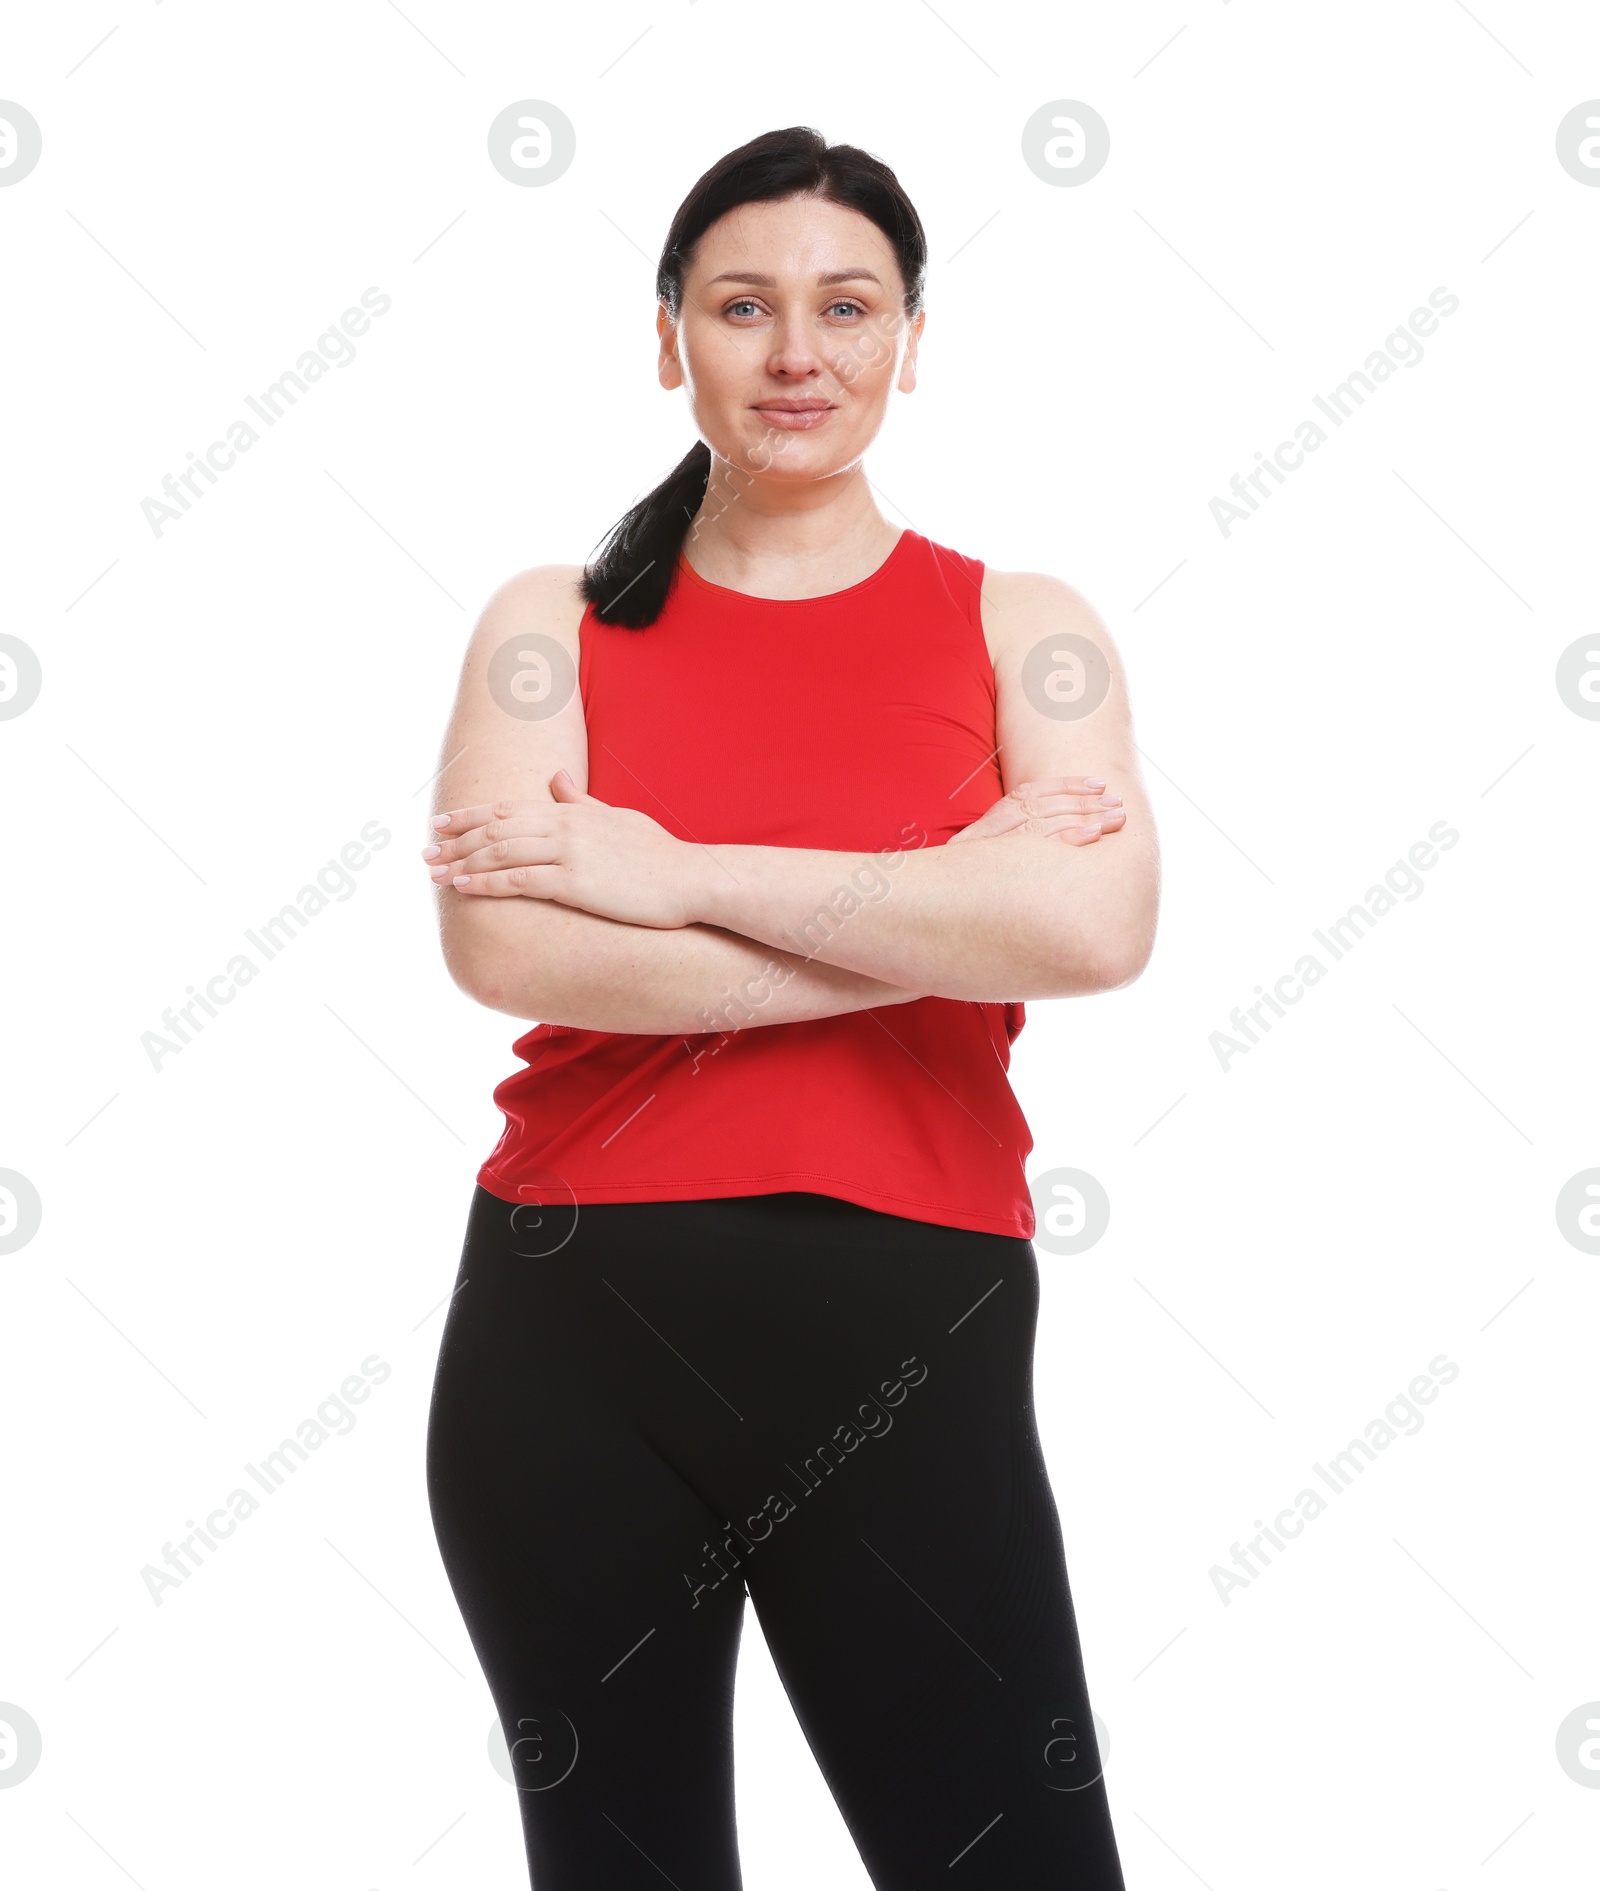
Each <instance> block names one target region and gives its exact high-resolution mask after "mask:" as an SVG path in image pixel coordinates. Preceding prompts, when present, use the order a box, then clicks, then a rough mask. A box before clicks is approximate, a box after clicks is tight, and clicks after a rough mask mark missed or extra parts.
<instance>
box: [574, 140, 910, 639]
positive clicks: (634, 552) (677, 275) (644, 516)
mask: <svg viewBox="0 0 1600 1891" xmlns="http://www.w3.org/2000/svg"><path fill="white" fill-rule="evenodd" d="M800 195H806V196H812V197H821V198H823V199H825V200H826V201H827V202H829V203H835V204H841V205H843V207H844V208H845V209H847V210H857V211H859V212H860V213H861V215H862V216H864V217H869V218H870V219H871V220H872V222H874V223H875V224H877V226H878V228H879V229H880V230H882V232H883V233H884V235H885V236H886V237H888V239H889V241H890V242H891V243H892V244H893V245H894V252H895V257H896V260H897V261H898V262H899V265H900V275H901V278H902V280H903V281H904V283H905V313H906V314H907V315H908V316H915V315H916V314H917V313H918V311H919V310H920V309H921V307H922V290H923V279H924V277H925V275H926V273H927V264H928V243H927V238H926V237H925V236H924V235H923V230H922V222H921V219H920V218H919V217H918V215H917V213H916V210H915V208H914V207H913V205H912V203H911V199H910V198H909V197H907V195H906V194H905V192H904V191H903V190H902V189H901V187H900V182H899V179H898V178H896V176H895V174H894V172H893V171H891V170H890V169H889V167H888V165H887V164H885V163H883V162H882V160H881V159H878V158H875V157H873V156H872V154H871V153H870V152H868V151H863V150H861V149H859V148H858V147H857V146H856V145H853V144H829V143H828V141H827V139H825V138H824V137H823V135H822V133H821V132H820V131H813V130H812V128H811V127H810V126H809V125H791V126H790V127H789V128H788V129H787V130H786V131H767V132H763V133H762V134H761V136H760V137H759V138H752V139H751V140H750V142H749V143H748V144H745V145H741V146H740V147H739V149H738V150H737V151H730V152H729V153H728V154H727V156H726V157H723V158H719V159H718V160H717V162H716V163H715V164H713V165H712V167H711V169H710V170H709V171H707V172H706V174H705V175H704V176H703V177H702V178H701V179H700V180H699V182H698V183H697V184H696V185H695V186H694V188H693V189H692V190H691V191H690V192H689V194H688V196H687V197H685V198H684V200H683V202H682V203H681V204H680V205H679V206H678V214H677V215H676V216H675V217H674V218H673V220H672V228H671V229H670V230H668V232H667V240H666V243H665V245H664V246H663V248H662V251H661V261H660V263H659V265H658V266H657V269H656V295H657V296H658V297H659V298H660V300H661V301H663V302H664V303H665V304H666V305H667V313H668V314H669V315H670V316H671V317H672V319H673V320H674V321H676V320H677V319H678V314H679V311H680V309H681V308H682V306H683V278H684V272H685V271H686V270H687V269H688V267H689V265H690V263H691V262H692V261H693V258H694V250H695V245H696V244H697V243H698V242H699V240H700V238H701V237H702V236H703V235H704V234H705V232H706V231H707V230H708V229H710V227H711V225H712V224H713V223H715V222H716V221H717V219H718V218H719V217H722V216H725V215H726V214H727V212H728V211H730V210H733V209H736V208H737V207H738V206H739V205H740V204H753V203H770V202H773V201H774V200H776V199H778V198H783V197H794V196H800ZM710 476H711V449H710V447H708V446H707V445H706V443H705V441H704V440H697V441H696V442H695V444H694V445H693V446H692V447H690V449H689V451H688V452H687V453H686V454H684V456H683V458H682V459H681V460H679V462H678V464H677V465H676V466H675V467H673V469H672V471H671V472H670V473H668V475H667V477H666V478H665V479H664V480H662V482H661V484H660V485H659V486H657V487H656V489H655V490H654V491H653V492H651V493H647V494H646V495H645V497H644V498H643V499H641V500H640V501H639V503H638V504H637V505H635V506H633V507H631V508H630V509H629V510H628V511H627V512H625V513H624V514H623V516H622V517H621V518H620V519H619V520H618V521H617V523H616V524H615V525H614V526H613V527H612V528H611V530H610V532H609V533H608V534H607V536H606V538H605V540H604V542H603V543H602V545H601V547H600V549H599V551H598V552H597V553H596V555H595V557H594V558H593V559H592V560H591V561H590V563H589V564H588V565H587V566H585V568H584V574H583V581H582V584H581V586H580V589H581V590H582V593H583V596H584V598H585V599H586V600H587V602H588V603H590V604H592V605H593V606H594V608H595V614H596V615H597V616H598V617H600V618H601V619H602V620H603V621H604V622H605V623H608V624H625V625H627V626H628V627H629V628H630V629H633V630H642V629H643V628H644V627H645V626H646V625H647V624H653V623H654V622H655V621H656V619H657V618H658V617H659V616H660V615H661V607H662V605H663V604H665V603H666V600H667V593H668V592H669V591H670V590H671V588H672V583H673V579H674V578H675V577H676V575H677V564H678V554H679V552H680V551H681V550H682V548H683V541H684V538H685V537H686V536H687V534H688V530H689V525H690V521H691V520H692V519H693V517H694V515H695V512H696V511H697V510H698V508H699V506H700V503H701V501H702V500H703V499H704V498H705V495H706V485H707V482H708V481H709V479H710Z"/></svg>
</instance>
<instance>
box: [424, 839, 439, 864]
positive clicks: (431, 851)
mask: <svg viewBox="0 0 1600 1891" xmlns="http://www.w3.org/2000/svg"><path fill="white" fill-rule="evenodd" d="M443 852H444V849H443V848H442V847H435V846H434V845H433V844H432V842H431V841H430V842H429V844H428V845H427V846H426V847H424V848H423V850H422V857H423V859H424V860H432V859H433V857H434V855H435V854H442V853H443Z"/></svg>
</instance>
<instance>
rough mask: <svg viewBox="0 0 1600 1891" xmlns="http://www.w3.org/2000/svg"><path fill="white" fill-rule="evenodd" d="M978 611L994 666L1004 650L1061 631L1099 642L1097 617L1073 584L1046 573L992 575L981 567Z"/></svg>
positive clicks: (1101, 630)
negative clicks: (981, 579) (994, 662)
mask: <svg viewBox="0 0 1600 1891" xmlns="http://www.w3.org/2000/svg"><path fill="white" fill-rule="evenodd" d="M982 569H983V581H982V588H981V591H980V596H979V608H980V611H981V613H982V619H983V634H984V641H985V642H986V643H987V644H988V646H989V654H990V657H991V658H992V659H994V660H995V661H996V662H997V663H998V662H1000V661H1002V660H1003V659H1004V656H1005V654H1006V653H1007V651H1009V650H1029V649H1031V648H1032V647H1033V645H1034V644H1036V643H1037V642H1038V641H1039V639H1040V638H1042V637H1049V636H1053V635H1057V634H1059V633H1060V632H1062V631H1076V632H1077V633H1078V634H1079V635H1080V636H1086V637H1092V638H1094V639H1095V640H1096V641H1097V642H1104V641H1105V640H1106V639H1107V637H1108V632H1107V630H1106V626H1105V622H1104V620H1103V619H1102V618H1101V616H1100V614H1099V612H1098V611H1097V610H1096V609H1095V608H1094V606H1093V605H1092V604H1091V603H1090V602H1089V600H1088V599H1087V598H1086V597H1085V596H1084V595H1083V593H1082V592H1081V591H1080V590H1079V589H1078V588H1077V586H1076V585H1074V584H1069V583H1068V582H1067V580H1066V579H1065V578H1062V577H1058V576H1057V575H1056V573H1054V572H1052V571H997V570H996V569H995V567H994V566H993V565H991V564H988V563H984V564H983V567H982Z"/></svg>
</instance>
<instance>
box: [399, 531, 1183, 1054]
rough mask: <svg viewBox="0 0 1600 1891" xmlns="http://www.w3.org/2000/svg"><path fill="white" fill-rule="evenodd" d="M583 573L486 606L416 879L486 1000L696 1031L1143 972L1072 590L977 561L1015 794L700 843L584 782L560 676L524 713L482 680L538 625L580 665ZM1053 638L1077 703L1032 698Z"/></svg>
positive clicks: (1121, 737) (533, 581)
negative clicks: (1075, 683) (921, 834)
mask: <svg viewBox="0 0 1600 1891" xmlns="http://www.w3.org/2000/svg"><path fill="white" fill-rule="evenodd" d="M575 576H576V568H574V567H563V566H555V567H541V568H538V569H536V570H534V571H531V572H526V573H523V574H521V576H520V577H518V578H516V579H513V580H512V581H511V582H510V583H509V584H508V585H506V586H504V587H502V589H501V591H500V592H498V593H497V594H496V595H495V597H494V598H493V599H491V601H490V603H489V605H488V607H487V608H486V610H485V612H484V615H483V618H482V620H481V621H480V624H479V626H478V629H477V631H476V632H475V633H474V637H473V641H472V644H471V646H470V648H469V650H468V653H467V657H466V660H465V663H464V665H463V670H462V681H461V689H460V693H459V696H458V700H457V706H456V712H455V716H454V718H453V720H452V724H451V728H450V731H449V733H448V735H447V738H446V753H447V754H448V755H450V756H451V757H453V758H454V759H453V760H452V761H451V763H450V764H449V765H447V767H446V769H445V770H443V771H442V772H441V777H440V792H439V802H440V807H441V810H442V812H441V813H440V814H437V815H436V816H435V817H434V819H435V828H436V838H435V841H434V843H433V847H432V848H431V849H430V850H429V851H430V852H431V853H433V858H432V859H431V861H430V868H429V870H430V872H431V873H432V875H433V877H434V879H435V881H436V882H437V883H438V884H439V885H440V887H441V903H442V905H441V928H442V935H443V941H444V948H445V957H446V962H447V964H448V966H449V968H450V971H451V974H452V976H453V977H454V978H455V980H456V982H457V983H458V984H459V985H460V986H461V987H462V988H463V989H464V990H466V991H467V992H469V993H470V995H472V996H473V997H475V998H477V999H478V1000H479V1001H480V1002H481V1003H483V1004H486V1005H488V1006H490V1007H492V1008H494V1009H497V1010H502V1011H506V1012H509V1013H510V1014H512V1015H513V1016H517V1017H526V1018H535V1017H536V1018H540V1019H543V1020H546V1021H548V1022H552V1023H565V1024H573V1025H578V1026H582V1027H586V1028H590V1029H596V1030H607V1031H632V1032H649V1033H661V1034H673V1033H678V1032H683V1033H685V1034H690V1033H694V1032H698V1031H705V1030H708V1029H715V1028H722V1019H723V1018H724V1016H728V1015H733V1016H736V1017H737V1019H738V1021H739V1022H740V1023H741V1024H745V1025H748V1024H752V1023H753V1024H762V1025H765V1024H776V1023H788V1022H795V1021H798V1020H801V1019H805V1018H818V1017H829V1016H835V1015H838V1014H840V1013H843V1012H849V1011H856V1010H864V1009H872V1008H876V1007H878V1006H881V1005H892V1004H902V1003H906V1002H908V1001H909V1000H911V999H913V998H918V997H922V996H924V995H935V996H939V997H948V998H964V999H977V1000H1009V999H1019V998H1021V999H1026V998H1038V997H1056V996H1066V995H1071V994H1076V993H1081V992H1087V991H1096V990H1105V989H1108V988H1110V987H1112V986H1116V985H1120V984H1124V983H1126V982H1128V980H1130V979H1132V978H1134V977H1136V976H1137V975H1138V973H1139V971H1140V970H1142V968H1143V966H1144V964H1145V962H1146V960H1147V959H1148V957H1149V953H1150V949H1151V945H1152V942H1153V938H1154V930H1155V914H1156V903H1157V894H1158V879H1159V860H1158V852H1157V847H1156V841H1155V832H1154V826H1153V823H1152V820H1151V817H1150V810H1149V806H1148V803H1147V801H1146V798H1145V795H1144V790H1143V785H1142V783H1141V781H1140V779H1139V774H1138V768H1137V763H1136V758H1135V754H1134V750H1133V743H1132V733H1131V721H1130V717H1129V713H1128V704H1127V692H1126V684H1125V679H1124V677H1123V672H1122V666H1121V663H1120V661H1119V659H1118V657H1117V653H1116V651H1115V649H1114V647H1113V645H1112V643H1111V639H1110V636H1109V634H1108V633H1107V631H1106V629H1105V626H1104V625H1103V624H1102V623H1101V622H1100V620H1099V618H1098V617H1097V616H1096V615H1095V614H1094V612H1093V611H1092V609H1091V608H1090V607H1089V606H1088V605H1087V604H1086V603H1085V602H1084V600H1083V599H1081V598H1080V597H1079V596H1078V594H1077V593H1076V592H1074V591H1072V590H1071V589H1070V587H1068V586H1066V585H1063V584H1061V583H1060V582H1059V581H1058V580H1055V579H1051V578H1045V577H1042V576H1039V575H1037V574H1031V573H1009V574H1001V573H990V574H988V575H987V576H986V579H985V584H984V592H983V613H984V623H985V625H986V626H987V627H989V630H990V641H991V645H992V647H993V651H994V657H995V674H996V691H997V712H996V720H997V726H996V734H997V739H998V744H999V752H1000V761H1001V772H1002V780H1003V783H1004V785H1005V788H1006V794H1005V796H1004V798H1003V799H1002V800H1000V801H998V802H996V803H995V805H994V806H993V807H992V808H991V809H990V810H989V811H988V813H986V814H985V815H984V816H983V818H982V819H981V820H979V821H978V822H975V823H974V824H973V826H972V827H970V828H968V829H966V830H965V832H964V833H962V834H960V835H958V836H957V837H956V839H955V841H952V842H951V843H950V844H949V845H947V846H943V847H928V848H924V849H922V850H920V851H897V852H893V853H884V854H879V855H872V854H857V853H848V852H837V851H832V850H827V849H813V848H787V847H753V846H717V845H712V846H701V845H699V844H697V843H692V842H686V841H679V840H677V839H676V838H675V837H673V836H672V835H670V834H668V833H667V832H666V830H665V829H663V828H661V827H660V826H659V825H658V824H657V823H656V822H654V821H652V820H651V819H650V818H649V816H647V815H645V814H643V813H640V812H639V811H637V810H635V809H630V808H614V807H611V806H610V805H608V804H607V803H605V802H602V801H599V800H597V799H595V798H594V797H593V796H590V795H588V794H587V793H585V792H584V789H583V786H582V784H583V782H584V781H586V779H587V744H586V739H585V735H584V729H583V717H582V705H581V703H580V702H579V701H578V700H577V697H576V692H574V694H573V698H572V700H570V701H569V702H567V703H566V704H564V705H562V706H561V707H560V709H559V710H558V711H557V712H556V713H554V714H551V715H549V716H547V717H544V718H542V719H539V720H532V721H522V720H517V719H516V718H513V717H511V716H508V715H506V714H505V713H504V711H503V710H502V709H501V708H500V707H499V706H498V705H497V704H496V703H495V702H494V700H493V697H492V693H491V691H490V689H489V687H488V665H489V659H490V658H491V657H492V655H493V654H494V652H495V651H496V650H498V649H499V648H501V647H502V646H503V645H504V644H505V643H506V641H507V640H508V639H509V638H512V637H515V636H517V635H519V634H526V633H527V632H529V631H533V632H536V633H538V634H541V635H543V636H545V637H549V638H553V639H555V640H556V641H558V642H561V643H562V644H563V645H564V647H566V648H567V649H568V651H569V653H570V655H571V657H572V659H573V663H574V667H575V665H576V659H577V654H578V652H577V619H578V617H579V616H580V615H581V608H582V607H581V603H578V602H577V601H576V592H575V589H574V587H573V582H572V581H573V579H574V578H575ZM1063 631H1065V632H1069V633H1072V636H1071V639H1070V642H1071V644H1072V648H1073V649H1074V650H1082V649H1084V648H1085V641H1084V640H1087V644H1088V646H1089V647H1091V648H1092V650H1093V651H1095V652H1098V653H1099V655H1100V659H1101V661H1102V662H1103V665H1104V676H1103V678H1102V681H1103V682H1104V684H1105V695H1104V699H1103V700H1102V701H1100V702H1099V704H1098V706H1097V707H1096V708H1095V709H1094V710H1093V711H1092V713H1088V714H1084V715H1081V716H1077V715H1074V714H1073V713H1071V712H1070V710H1069V711H1068V712H1066V713H1065V714H1063V713H1062V712H1059V711H1056V712H1052V701H1053V699H1054V698H1055V695H1056V692H1055V690H1054V689H1053V687H1051V686H1047V688H1046V691H1045V693H1044V694H1041V690H1040V686H1039V683H1038V681H1037V677H1038V675H1039V674H1040V667H1039V663H1038V660H1037V658H1038V652H1039V649H1040V647H1041V645H1043V644H1044V643H1045V642H1046V641H1047V640H1051V639H1054V638H1056V637H1058V636H1059V635H1060V633H1062V632H1063ZM1030 653H1032V654H1033V655H1034V658H1035V661H1034V663H1033V664H1032V665H1031V666H1030V667H1029V669H1028V670H1027V672H1026V673H1025V670H1024V664H1025V660H1026V659H1027V658H1028V657H1029V655H1030ZM1068 654H1069V658H1070V656H1071V653H1070V652H1069V653H1068ZM1072 660H1074V661H1075V659H1072ZM1063 674H1064V672H1063ZM1026 679H1032V680H1026ZM1025 681H1026V686H1025ZM1067 700H1069V701H1070V691H1069V692H1067ZM956 842H960V843H961V844H960V845H957V844H956ZM435 849H436V850H437V851H436V852H435V851H434V850H435ZM730 999H731V1000H732V1002H733V1003H734V1004H735V1005H736V1006H737V1007H738V1009H737V1011H736V1012H733V1013H730V1012H728V1011H727V1009H726V1008H727V1007H728V1006H729V1003H730Z"/></svg>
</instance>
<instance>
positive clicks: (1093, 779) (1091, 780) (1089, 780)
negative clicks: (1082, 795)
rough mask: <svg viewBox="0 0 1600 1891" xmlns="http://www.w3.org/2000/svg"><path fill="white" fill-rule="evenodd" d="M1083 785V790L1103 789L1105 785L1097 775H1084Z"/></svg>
mask: <svg viewBox="0 0 1600 1891" xmlns="http://www.w3.org/2000/svg"><path fill="white" fill-rule="evenodd" d="M1083 785H1084V787H1085V788H1103V787H1104V786H1105V785H1106V784H1105V783H1104V782H1103V781H1102V780H1101V779H1100V777H1099V776H1098V775H1085V776H1084V778H1083Z"/></svg>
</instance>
